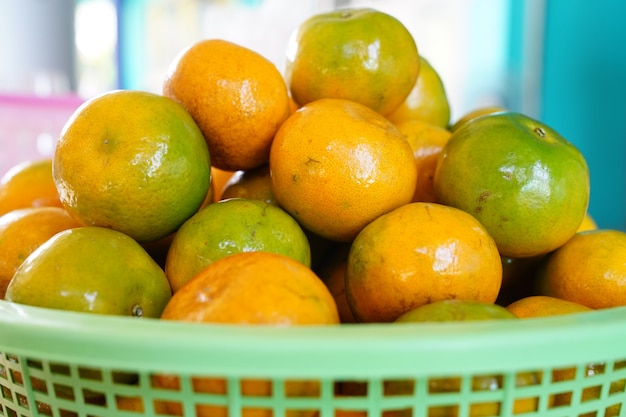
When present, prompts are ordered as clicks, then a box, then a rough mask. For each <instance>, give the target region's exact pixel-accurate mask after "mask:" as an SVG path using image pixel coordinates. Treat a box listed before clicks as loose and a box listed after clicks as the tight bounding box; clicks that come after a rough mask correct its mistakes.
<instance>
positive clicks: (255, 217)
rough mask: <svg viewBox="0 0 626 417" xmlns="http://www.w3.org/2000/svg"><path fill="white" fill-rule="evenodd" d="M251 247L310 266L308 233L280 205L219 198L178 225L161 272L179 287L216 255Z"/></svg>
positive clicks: (220, 255) (228, 253)
mask: <svg viewBox="0 0 626 417" xmlns="http://www.w3.org/2000/svg"><path fill="white" fill-rule="evenodd" d="M256 251H264V252H272V253H279V254H282V255H285V256H288V257H291V258H293V259H295V260H297V261H299V262H301V263H302V264H303V265H306V266H307V267H308V266H310V265H311V249H310V245H309V241H308V239H307V236H306V235H305V233H304V231H303V230H302V228H301V227H300V225H299V224H298V223H297V222H296V221H295V220H294V219H293V217H291V216H290V215H289V214H288V213H287V212H285V211H284V210H283V209H281V208H280V207H278V206H276V205H274V204H268V203H266V202H264V201H260V200H254V199H244V198H232V199H228V200H221V201H219V202H217V203H213V204H210V205H208V206H207V207H205V208H203V209H202V210H200V211H199V212H198V213H196V214H195V215H194V216H193V217H191V218H190V219H189V220H187V221H186V222H185V223H184V224H183V225H182V226H181V227H180V229H178V231H177V232H176V234H175V236H174V238H173V240H172V243H171V244H170V247H169V251H168V253H167V258H166V260H165V272H166V274H167V277H168V279H169V281H170V284H171V286H172V289H173V290H174V291H178V290H179V289H180V288H181V287H182V286H183V285H184V284H185V283H186V282H187V281H189V280H190V279H191V278H193V277H194V276H195V275H196V274H198V273H199V272H200V271H201V270H202V269H203V268H205V267H207V266H208V265H210V264H211V263H213V262H215V261H217V260H218V259H221V258H223V257H225V256H227V255H231V254H235V253H239V252H256Z"/></svg>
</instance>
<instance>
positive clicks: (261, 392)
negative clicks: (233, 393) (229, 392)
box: [216, 379, 272, 397]
mask: <svg viewBox="0 0 626 417" xmlns="http://www.w3.org/2000/svg"><path fill="white" fill-rule="evenodd" d="M222 381H223V380H222ZM239 389H240V390H241V395H243V396H244V397H271V396H272V382H271V381H269V380H267V379H243V380H241V381H240V383H239ZM223 393H226V386H225V385H224V388H223V390H222V391H218V392H216V394H223Z"/></svg>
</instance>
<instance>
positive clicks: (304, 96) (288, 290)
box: [0, 9, 626, 326]
mask: <svg viewBox="0 0 626 417" xmlns="http://www.w3.org/2000/svg"><path fill="white" fill-rule="evenodd" d="M285 54H286V65H285V68H284V70H282V71H281V70H280V69H278V68H277V67H276V66H275V65H274V64H273V63H271V62H270V61H268V60H267V59H266V58H265V57H263V56H261V55H260V54H258V53H257V52H255V51H253V50H250V49H248V48H246V47H243V46H241V45H237V44H234V43H232V42H229V41H227V40H221V39H207V40H201V41H199V42H197V43H195V44H193V45H190V46H189V47H188V48H187V49H185V50H183V51H181V52H180V54H179V55H178V56H177V57H176V58H175V59H174V60H173V62H172V64H171V67H170V68H169V70H168V72H167V74H164V82H163V89H162V93H161V94H156V93H148V92H141V91H130V90H126V91H122V90H116V91H110V92H107V93H105V94H102V95H100V96H97V97H94V98H91V99H90V100H88V101H86V102H85V103H84V104H83V105H82V106H81V107H80V108H78V109H77V110H76V112H75V113H74V114H73V116H72V117H71V118H70V119H69V120H68V121H67V124H66V125H65V128H64V129H63V131H62V132H61V134H60V136H59V138H58V142H57V145H56V149H55V152H54V156H53V157H52V158H51V159H50V160H45V161H27V162H25V163H21V164H19V165H16V166H15V168H14V169H12V170H11V171H9V172H7V173H6V174H5V176H4V177H3V178H2V181H1V184H0V215H1V217H0V295H1V296H2V297H3V298H5V299H6V300H8V301H10V302H16V303H23V304H29V305H36V306H41V307H48V308H58V309H65V310H73V311H80V312H88V313H98V314H116V315H128V316H135V317H152V318H159V319H164V320H184V321H200V322H209V323H218V322H219V323H232V324H236V323H247V324H264V325H280V326H289V325H305V324H318V325H319V324H323V325H337V324H348V323H352V324H355V323H356V324H358V323H372V322H376V323H392V322H394V323H404V322H413V323H415V322H421V321H445V320H448V321H450V320H484V319H519V318H532V317H539V316H546V315H555V314H570V313H578V312H585V311H590V310H595V309H602V308H612V307H618V306H623V305H626V284H624V283H625V282H626V279H625V278H626V262H624V259H626V234H625V233H624V232H622V231H618V230H603V229H598V228H597V226H596V225H595V223H594V222H593V220H592V219H591V217H590V216H589V215H588V214H587V207H588V202H589V196H590V183H589V171H588V167H587V164H586V162H585V158H584V157H583V155H582V154H581V153H580V151H579V150H578V149H577V148H576V147H575V146H574V145H573V144H572V143H570V142H568V141H567V140H566V139H565V138H563V137H562V136H561V135H560V134H559V133H558V132H556V131H555V130H554V129H552V128H550V127H549V126H547V125H546V124H544V123H542V122H540V121H537V120H534V119H532V118H530V117H528V116H526V115H524V114H520V113H516V112H514V111H510V110H507V109H504V108H497V107H495V108H477V109H475V111H472V112H470V113H468V114H466V115H464V116H463V117H462V118H460V119H459V120H455V121H452V120H450V114H451V112H450V105H449V103H448V99H447V96H446V91H445V87H444V83H443V81H442V79H441V77H440V76H439V74H438V72H437V71H436V69H435V68H434V67H433V66H432V65H431V63H430V62H429V61H428V60H427V59H426V58H425V57H424V56H422V55H421V54H420V52H419V50H418V46H417V44H416V40H415V39H414V38H413V36H412V35H411V34H410V33H409V31H408V30H407V29H406V28H405V26H403V24H402V23H401V22H400V21H399V20H397V19H396V18H394V17H393V16H390V15H388V14H385V13H383V12H380V11H378V10H374V9H339V10H336V11H333V12H328V13H320V14H318V15H315V16H312V17H311V18H309V19H308V20H306V21H304V22H302V23H301V24H300V25H299V27H298V28H297V29H296V31H295V32H294V33H293V35H292V37H291V39H290V41H289V44H288V45H285Z"/></svg>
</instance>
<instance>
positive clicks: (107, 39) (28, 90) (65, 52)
mask: <svg viewBox="0 0 626 417" xmlns="http://www.w3.org/2000/svg"><path fill="white" fill-rule="evenodd" d="M348 6H359V7H362V6H370V7H374V8H377V9H379V10H382V11H385V12H388V13H390V14H392V15H393V16H395V17H397V18H398V19H399V20H401V21H402V22H403V23H404V24H405V25H406V26H407V28H408V29H409V30H410V31H411V33H412V34H413V36H414V37H415V39H416V42H417V45H418V48H419V51H420V53H421V54H422V55H424V57H426V58H427V59H428V60H429V61H430V62H431V64H432V65H433V67H434V68H435V69H436V70H437V71H438V72H439V74H440V76H441V78H442V79H443V82H444V84H445V86H446V90H447V93H448V99H449V101H450V105H451V110H452V121H454V120H456V119H458V118H459V117H461V116H462V115H463V114H464V113H466V112H468V111H470V110H472V109H473V108H476V107H479V106H484V105H500V106H503V107H506V108H509V109H511V110H515V111H519V112H522V113H525V114H527V115H529V116H531V117H534V118H536V119H538V120H541V121H543V122H545V123H547V124H548V125H550V126H552V127H553V128H555V129H556V130H557V131H559V132H560V133H561V134H562V135H563V136H565V137H566V138H567V139H569V140H570V141H571V142H573V143H574V144H575V145H576V146H578V147H579V149H581V151H582V152H583V154H584V155H585V157H586V158H587V161H588V162H589V167H590V172H591V189H592V192H591V202H590V207H589V211H590V213H591V215H592V216H593V217H594V219H596V221H597V223H598V225H599V226H600V227H606V228H616V229H621V230H626V80H625V75H626V27H625V25H624V24H623V22H624V20H625V17H626V2H624V1H623V0H598V1H594V2H588V1H582V0H550V1H548V0H297V1H294V0H0V150H1V151H2V154H0V169H2V170H3V171H4V170H5V168H6V167H7V165H8V164H10V162H11V161H12V160H13V159H15V158H17V157H18V156H19V155H22V156H24V155H26V153H27V152H32V150H33V149H34V151H35V152H38V153H39V154H40V155H46V154H50V152H51V151H52V148H53V144H54V140H55V135H58V132H59V131H60V127H59V123H61V124H62V122H63V121H64V120H65V119H66V118H67V117H68V114H71V111H73V109H74V108H75V107H76V106H77V105H78V104H79V103H80V102H81V101H82V100H84V99H87V98H89V97H92V96H94V95H96V94H99V93H102V92H104V91H107V90H110V89H114V88H125V89H140V90H146V91H152V92H160V89H161V84H162V81H163V79H164V76H165V74H166V72H167V68H168V66H169V64H170V62H171V61H172V60H173V59H174V58H175V57H176V55H177V54H178V53H180V52H181V50H182V49H184V48H185V47H186V46H188V45H190V44H191V43H193V42H195V41H197V40H199V39H202V38H211V37H219V38H223V39H227V40H230V41H233V42H236V43H239V44H241V45H244V46H247V47H249V48H251V49H254V50H256V51H257V52H259V53H261V54H263V55H264V56H265V57H267V58H268V59H270V60H271V61H273V62H274V63H275V64H276V66H277V67H278V68H279V69H280V70H282V69H283V67H284V53H285V48H286V45H287V40H288V38H289V35H290V34H291V32H292V31H293V30H294V29H295V28H296V27H297V25H298V24H299V23H300V22H301V21H302V20H304V19H306V18H307V17H308V16H310V15H311V14H313V13H318V12H322V11H327V10H331V9H333V8H336V7H348ZM42 103H43V104H44V105H46V106H48V108H49V107H50V106H54V107H55V108H56V109H57V110H58V112H57V113H58V114H56V115H55V116H54V117H57V121H56V122H54V123H53V120H52V119H53V116H52V115H51V114H50V113H48V114H47V116H46V117H43V118H42V119H44V120H43V122H45V123H48V127H47V130H46V131H44V132H42V131H39V132H37V134H36V135H34V134H31V133H33V132H26V131H25V130H24V129H25V128H24V125H31V127H33V125H35V124H36V123H35V120H36V118H37V114H36V110H37V106H40V105H42ZM42 114H43V112H42ZM45 123H44V124H45ZM55 123H56V124H55ZM18 124H19V125H20V126H19V127H20V128H21V129H22V130H21V131H20V130H19V129H18ZM9 126H12V129H10V128H9ZM9 132H10V133H9ZM31 136H32V137H31ZM8 141H11V142H10V143H11V144H7V142H8ZM29 141H30V142H29ZM19 152H22V153H19ZM12 153H13V154H12ZM16 155H17V156H16Z"/></svg>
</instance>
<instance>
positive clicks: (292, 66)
mask: <svg viewBox="0 0 626 417" xmlns="http://www.w3.org/2000/svg"><path fill="white" fill-rule="evenodd" d="M419 70H420V61H419V53H418V49H417V45H416V44H415V40H414V39H413V36H412V35H411V33H410V32H409V31H408V30H407V28H406V27H405V26H404V25H403V24H402V23H401V22H400V21H399V20H398V19H396V18H395V17H393V16H390V15H388V14H386V13H383V12H381V11H379V10H374V9H370V8H346V9H339V10H334V11H330V12H324V13H319V14H317V15H314V16H311V17H310V18H308V19H307V20H305V21H304V22H302V23H301V24H300V25H299V26H298V27H297V28H296V30H295V31H294V32H293V34H292V36H291V39H290V40H289V45H288V48H287V64H286V70H285V79H286V81H287V84H288V86H289V89H290V92H291V95H292V97H293V98H294V100H295V101H296V102H297V103H298V105H300V106H302V105H305V104H307V103H310V102H312V101H315V100H318V99H321V98H343V99H348V100H353V101H356V102H358V103H361V104H364V105H366V106H368V107H370V108H372V109H373V110H375V111H377V112H379V113H381V114H383V115H387V114H389V113H391V112H392V111H394V110H395V109H396V108H398V106H400V104H401V103H402V102H403V101H404V100H405V99H406V97H407V96H408V95H409V93H410V91H411V89H412V88H413V86H414V85H415V82H416V80H417V77H418V74H419Z"/></svg>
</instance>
